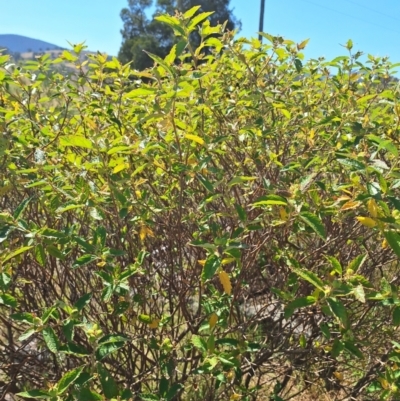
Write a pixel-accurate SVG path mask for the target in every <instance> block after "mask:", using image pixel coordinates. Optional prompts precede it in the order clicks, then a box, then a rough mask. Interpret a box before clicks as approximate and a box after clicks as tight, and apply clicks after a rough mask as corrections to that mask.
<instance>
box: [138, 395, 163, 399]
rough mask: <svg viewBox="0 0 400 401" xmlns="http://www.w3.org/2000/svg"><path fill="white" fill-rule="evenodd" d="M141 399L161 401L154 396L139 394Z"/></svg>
mask: <svg viewBox="0 0 400 401" xmlns="http://www.w3.org/2000/svg"><path fill="white" fill-rule="evenodd" d="M139 397H140V399H141V400H143V401H160V399H159V398H158V397H157V396H156V395H153V394H139Z"/></svg>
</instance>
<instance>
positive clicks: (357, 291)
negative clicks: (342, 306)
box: [353, 284, 365, 303]
mask: <svg viewBox="0 0 400 401" xmlns="http://www.w3.org/2000/svg"><path fill="white" fill-rule="evenodd" d="M353 293H354V297H355V298H356V299H357V301H360V302H362V303H365V291H364V287H363V286H362V285H361V284H360V285H358V286H357V287H354V289H353Z"/></svg>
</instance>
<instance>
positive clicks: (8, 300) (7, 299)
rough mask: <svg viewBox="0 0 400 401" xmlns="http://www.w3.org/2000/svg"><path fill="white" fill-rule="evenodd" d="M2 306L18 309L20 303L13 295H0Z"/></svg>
mask: <svg viewBox="0 0 400 401" xmlns="http://www.w3.org/2000/svg"><path fill="white" fill-rule="evenodd" d="M0 305H6V306H9V307H10V308H16V307H17V306H18V302H17V300H16V299H15V298H14V297H13V296H12V295H11V294H2V295H0Z"/></svg>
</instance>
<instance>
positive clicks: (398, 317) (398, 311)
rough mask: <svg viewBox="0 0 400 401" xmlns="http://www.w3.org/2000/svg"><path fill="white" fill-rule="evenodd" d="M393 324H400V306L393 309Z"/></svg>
mask: <svg viewBox="0 0 400 401" xmlns="http://www.w3.org/2000/svg"><path fill="white" fill-rule="evenodd" d="M393 324H394V325H395V326H399V325H400V306H396V307H395V308H394V309H393Z"/></svg>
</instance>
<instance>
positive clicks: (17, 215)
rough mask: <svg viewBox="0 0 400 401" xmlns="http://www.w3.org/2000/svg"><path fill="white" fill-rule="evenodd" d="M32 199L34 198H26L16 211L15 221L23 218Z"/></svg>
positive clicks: (14, 214)
mask: <svg viewBox="0 0 400 401" xmlns="http://www.w3.org/2000/svg"><path fill="white" fill-rule="evenodd" d="M32 198H33V197H32V196H31V197H30V198H26V199H25V200H23V201H22V202H21V203H20V204H19V205H18V207H17V208H16V209H15V210H14V213H13V217H14V219H15V220H18V219H19V218H20V217H21V215H22V213H23V212H24V210H25V209H26V207H27V206H28V204H29V202H30V201H31V200H32Z"/></svg>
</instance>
